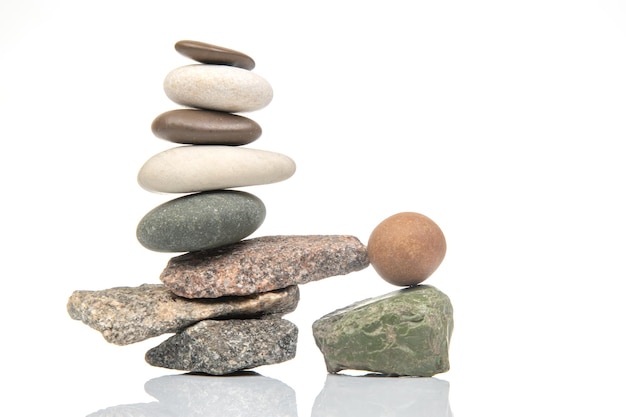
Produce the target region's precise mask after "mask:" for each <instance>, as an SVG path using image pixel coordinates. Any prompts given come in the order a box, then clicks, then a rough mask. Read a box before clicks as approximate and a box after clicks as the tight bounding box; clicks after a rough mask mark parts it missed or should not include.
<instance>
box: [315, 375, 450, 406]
mask: <svg viewBox="0 0 626 417" xmlns="http://www.w3.org/2000/svg"><path fill="white" fill-rule="evenodd" d="M449 391H450V384H449V383H448V381H444V380H440V379H436V378H395V377H382V376H375V375H366V376H348V375H331V374H329V375H328V376H327V378H326V382H325V384H324V388H323V389H322V391H321V392H320V394H319V395H318V396H317V398H316V399H315V403H314V404H313V411H312V412H311V417H335V416H338V417H345V416H359V417H374V416H377V417H380V416H386V417H401V416H411V417H420V416H424V417H426V416H427V417H451V416H452V411H451V410H450V401H449V399H448V398H449V396H448V394H449Z"/></svg>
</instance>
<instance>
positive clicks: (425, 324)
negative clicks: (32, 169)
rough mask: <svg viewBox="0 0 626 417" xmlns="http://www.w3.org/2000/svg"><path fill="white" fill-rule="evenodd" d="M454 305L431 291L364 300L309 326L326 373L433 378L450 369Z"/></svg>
mask: <svg viewBox="0 0 626 417" xmlns="http://www.w3.org/2000/svg"><path fill="white" fill-rule="evenodd" d="M452 329H453V317H452V304H451V303H450V299H449V298H448V296H447V295H445V294H444V293H442V292H441V291H439V290H437V289H436V288H435V287H432V286H429V285H419V286H416V287H409V288H406V289H402V290H399V291H394V292H392V293H389V294H387V295H383V296H381V297H377V298H373V299H369V300H364V301H362V302H359V303H355V304H352V305H350V306H348V307H346V308H344V309H340V310H337V311H335V312H333V313H330V314H328V315H326V316H324V317H322V318H320V319H319V320H317V321H315V322H314V323H313V336H314V338H315V343H316V344H317V346H318V347H319V349H320V350H321V352H322V354H323V355H324V360H325V362H326V368H327V370H328V372H331V373H336V372H339V371H342V370H362V371H370V372H376V373H381V374H386V375H406V376H424V377H428V376H433V375H435V374H438V373H442V372H446V371H448V370H449V369H450V363H449V359H448V348H449V344H450V338H451V336H452Z"/></svg>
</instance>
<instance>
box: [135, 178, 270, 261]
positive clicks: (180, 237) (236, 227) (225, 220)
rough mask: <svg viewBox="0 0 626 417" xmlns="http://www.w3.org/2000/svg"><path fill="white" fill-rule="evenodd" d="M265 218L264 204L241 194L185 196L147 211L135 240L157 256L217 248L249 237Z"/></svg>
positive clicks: (222, 191) (226, 192) (218, 192)
mask: <svg viewBox="0 0 626 417" xmlns="http://www.w3.org/2000/svg"><path fill="white" fill-rule="evenodd" d="M265 215H266V209H265V205H264V204H263V201H261V199H259V198H258V197H257V196H255V195H253V194H250V193H247V192H244V191H235V190H219V191H208V192H204V193H197V194H187V195H185V196H182V197H178V198H175V199H173V200H169V201H166V202H165V203H163V204H161V205H159V206H157V207H155V208H153V209H152V210H150V211H149V212H148V213H147V214H146V215H145V216H144V217H143V218H142V219H141V221H140V222H139V224H138V225H137V240H139V243H141V244H142V245H143V246H144V247H145V248H147V249H150V250H153V251H156V252H191V251H197V250H204V249H211V248H217V247H220V246H223V245H228V244H231V243H235V242H238V241H240V240H242V239H244V238H246V237H248V236H250V235H251V234H252V233H254V232H255V231H256V230H257V229H258V228H259V227H260V226H261V224H263V221H264V220H265Z"/></svg>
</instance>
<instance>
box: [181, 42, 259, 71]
mask: <svg viewBox="0 0 626 417" xmlns="http://www.w3.org/2000/svg"><path fill="white" fill-rule="evenodd" d="M174 49H176V50H177V51H178V52H179V53H180V54H181V55H184V56H186V57H187V58H191V59H193V60H194V61H197V62H201V63H203V64H217V65H232V66H234V67H239V68H243V69H246V70H252V69H253V68H254V66H255V62H254V60H253V59H252V58H250V57H249V56H248V55H246V54H244V53H241V52H239V51H235V50H233V49H228V48H224V47H221V46H217V45H211V44H209V43H204V42H198V41H190V40H183V41H178V42H176V44H175V45H174Z"/></svg>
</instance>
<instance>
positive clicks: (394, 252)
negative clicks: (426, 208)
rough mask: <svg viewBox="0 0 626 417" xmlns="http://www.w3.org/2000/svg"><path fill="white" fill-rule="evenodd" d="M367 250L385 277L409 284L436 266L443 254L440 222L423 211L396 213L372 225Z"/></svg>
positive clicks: (374, 265)
mask: <svg viewBox="0 0 626 417" xmlns="http://www.w3.org/2000/svg"><path fill="white" fill-rule="evenodd" d="M367 254H368V257H369V260H370V264H371V265H372V267H373V268H374V270H375V271H376V272H377V273H378V275H380V276H381V278H383V279H384V280H385V281H387V282H389V283H391V284H394V285H398V286H412V285H417V284H419V283H421V282H423V281H424V280H425V279H426V278H428V277H429V276H430V275H431V274H432V273H433V272H435V270H436V269H437V268H438V267H439V265H440V264H441V262H442V261H443V258H444V256H445V254H446V239H445V237H444V235H443V232H442V231H441V229H440V228H439V226H438V225H437V224H436V223H435V222H433V221H432V220H431V219H430V218H428V217H426V216H424V215H423V214H419V213H413V212H403V213H397V214H394V215H393V216H391V217H388V218H387V219H385V220H383V221H382V222H381V223H380V224H379V225H378V226H376V227H375V228H374V230H373V231H372V234H371V235H370V238H369V241H368V243H367Z"/></svg>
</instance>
